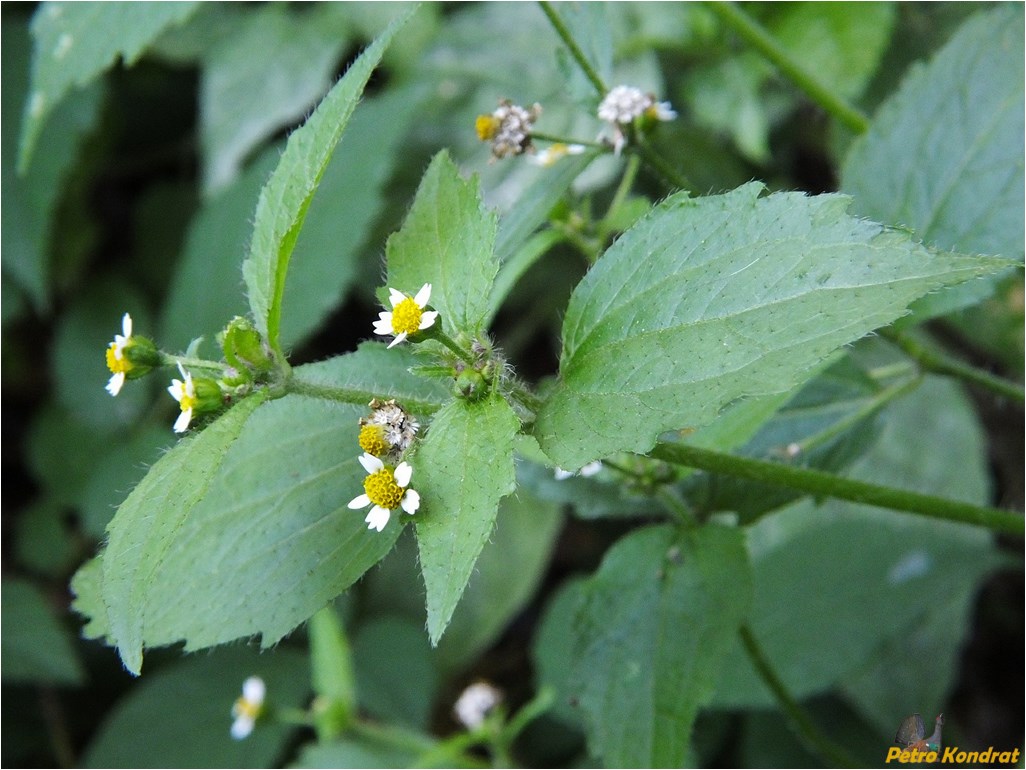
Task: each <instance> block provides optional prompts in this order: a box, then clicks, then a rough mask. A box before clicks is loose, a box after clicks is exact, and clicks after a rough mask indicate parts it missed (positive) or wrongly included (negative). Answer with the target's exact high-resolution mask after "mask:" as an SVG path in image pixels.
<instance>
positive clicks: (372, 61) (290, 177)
mask: <svg viewBox="0 0 1026 770" xmlns="http://www.w3.org/2000/svg"><path fill="white" fill-rule="evenodd" d="M407 18H409V14H406V15H405V16H404V17H402V18H400V19H397V20H396V21H394V22H393V23H392V24H390V25H389V26H388V28H387V29H386V30H385V31H384V32H382V33H381V35H380V36H379V37H378V39H377V40H375V41H374V43H372V44H371V45H370V46H369V47H368V48H367V50H366V51H364V52H363V54H361V55H360V58H358V59H357V60H356V61H355V62H354V63H353V65H352V66H351V67H350V68H349V71H348V72H346V74H345V76H343V78H342V79H341V80H340V81H339V82H338V83H337V84H336V85H335V87H334V88H332V89H331V91H330V92H329V93H328V95H327V96H325V97H324V100H323V101H322V102H321V103H320V105H318V107H317V109H316V110H314V113H313V114H312V115H311V116H310V118H309V119H308V120H307V121H306V123H305V124H304V125H303V127H302V128H300V129H298V130H296V131H295V132H294V133H293V134H292V135H291V136H290V137H289V141H288V144H287V145H286V147H285V152H284V154H283V155H282V156H281V160H280V161H279V163H278V167H277V168H276V169H275V170H274V173H273V174H272V175H271V178H270V180H268V182H267V185H266V186H265V187H264V189H263V190H262V191H261V192H260V199H259V200H258V201H257V210H256V215H255V221H254V224H253V241H252V244H251V246H250V251H249V257H248V258H247V259H246V261H245V263H244V264H243V266H242V275H243V278H245V281H246V288H247V290H248V292H249V306H250V310H252V312H253V317H254V318H255V320H256V325H257V328H258V329H259V330H260V331H261V332H262V333H263V334H264V336H265V337H266V338H267V339H268V341H269V342H270V343H271V345H272V346H274V347H275V348H280V343H279V339H278V333H279V327H280V324H281V303H282V295H283V294H284V291H285V276H286V274H287V272H288V267H289V259H290V257H291V256H292V250H293V248H294V247H295V245H296V239H297V238H298V237H299V232H300V230H301V229H302V227H303V221H304V220H305V219H306V212H307V210H308V209H309V207H310V201H311V200H312V199H313V195H314V193H315V192H316V191H317V187H318V185H319V184H320V181H321V176H322V175H323V174H324V169H325V168H326V167H327V165H328V161H330V160H331V156H332V153H333V152H334V151H335V145H337V144H338V142H339V140H340V139H341V138H342V133H343V132H344V131H345V128H346V125H347V124H348V122H349V118H350V116H351V115H352V114H353V110H354V109H356V104H357V102H358V101H359V100H360V95H361V94H362V93H363V88H364V86H365V85H366V84H367V80H368V79H369V78H370V76H371V73H372V72H373V71H374V68H375V67H376V66H377V64H378V62H379V61H380V60H381V55H382V54H383V53H384V52H385V48H386V47H387V46H388V44H389V42H390V41H391V40H392V36H393V35H395V33H396V31H397V30H398V29H399V28H400V27H401V26H402V24H403V23H404V22H405V20H406V19H407Z"/></svg>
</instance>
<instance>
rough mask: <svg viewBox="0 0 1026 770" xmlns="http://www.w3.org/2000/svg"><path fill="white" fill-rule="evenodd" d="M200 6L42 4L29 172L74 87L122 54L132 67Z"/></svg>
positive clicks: (23, 153) (28, 119)
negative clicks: (50, 120) (42, 135)
mask: <svg viewBox="0 0 1026 770" xmlns="http://www.w3.org/2000/svg"><path fill="white" fill-rule="evenodd" d="M197 5H198V3H195V2H174V3H139V4H136V3H98V2H86V3H60V2H48V3H43V4H42V5H40V6H39V9H38V10H37V11H36V14H35V16H34V17H33V19H32V36H33V37H34V38H35V51H34V54H33V57H32V87H31V90H30V93H29V97H28V100H27V101H26V103H25V121H24V123H23V124H22V129H21V149H20V153H19V159H18V167H19V170H20V171H25V170H26V169H27V167H28V163H29V161H30V160H31V157H32V153H33V150H34V149H35V144H36V139H37V138H38V136H39V132H40V131H41V130H42V128H43V124H44V123H45V122H46V119H47V117H49V115H50V113H51V112H52V111H53V109H54V108H55V107H56V106H57V105H58V104H59V103H60V102H61V100H62V99H64V96H65V95H66V94H67V93H68V91H70V90H71V89H72V88H73V87H75V86H84V85H86V84H87V83H89V82H91V81H92V80H93V79H95V78H96V77H97V76H99V75H100V74H102V73H103V72H104V71H106V70H107V68H109V67H110V66H111V65H112V64H114V62H115V61H116V60H117V59H118V57H119V56H120V57H121V59H122V60H123V61H124V62H125V64H126V65H129V66H130V65H132V64H133V63H134V62H135V61H136V59H138V58H139V57H140V56H141V55H142V53H143V52H144V51H145V50H146V48H147V46H149V44H150V43H152V42H153V41H154V40H155V39H156V38H157V36H158V35H160V33H161V32H163V31H164V30H165V29H167V28H168V27H170V26H172V25H174V24H180V23H181V22H183V21H184V20H185V19H186V18H188V17H189V15H190V14H191V13H192V12H193V11H195V10H196V6H197Z"/></svg>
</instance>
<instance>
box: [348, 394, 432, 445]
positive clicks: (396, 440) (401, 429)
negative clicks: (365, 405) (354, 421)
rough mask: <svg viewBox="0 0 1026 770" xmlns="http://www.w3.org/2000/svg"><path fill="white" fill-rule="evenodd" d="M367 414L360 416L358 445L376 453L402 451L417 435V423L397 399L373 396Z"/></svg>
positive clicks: (418, 426)
mask: <svg viewBox="0 0 1026 770" xmlns="http://www.w3.org/2000/svg"><path fill="white" fill-rule="evenodd" d="M370 408H371V414H370V417H361V418H360V448H361V449H363V451H364V452H367V453H368V454H372V455H374V456H375V457H383V456H384V455H386V454H389V453H395V454H400V455H401V454H402V453H403V452H405V451H406V450H407V449H409V448H410V445H411V444H412V443H413V440H414V438H416V435H417V430H418V429H419V428H420V424H419V423H418V422H417V421H416V420H414V419H413V417H412V416H411V415H410V413H409V412H407V411H406V410H405V409H403V408H402V407H401V406H399V404H397V403H396V401H395V399H394V398H390V399H389V400H388V401H382V400H380V399H377V398H375V399H373V400H372V401H371V402H370Z"/></svg>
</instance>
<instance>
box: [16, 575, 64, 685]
mask: <svg viewBox="0 0 1026 770" xmlns="http://www.w3.org/2000/svg"><path fill="white" fill-rule="evenodd" d="M3 597H4V600H3V605H2V607H3V618H2V619H0V622H2V623H3V627H4V633H3V637H2V649H0V658H2V662H3V666H2V667H0V670H2V671H3V679H4V684H15V683H22V684H25V683H33V684H53V685H74V684H80V683H81V682H82V680H83V678H84V676H83V672H82V664H81V663H79V660H78V656H77V654H76V653H75V648H74V646H73V645H72V643H71V637H70V635H69V634H68V633H67V631H65V630H64V629H63V628H62V627H61V624H60V623H59V622H58V620H57V618H56V616H55V614H54V608H53V607H52V606H51V605H50V604H49V603H48V602H47V600H46V597H44V596H43V594H42V592H40V591H39V589H37V588H36V587H35V586H33V585H32V584H31V583H29V582H28V581H26V580H19V579H17V578H4V581H3Z"/></svg>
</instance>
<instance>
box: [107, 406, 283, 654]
mask: <svg viewBox="0 0 1026 770" xmlns="http://www.w3.org/2000/svg"><path fill="white" fill-rule="evenodd" d="M262 401H263V396H262V395H254V396H251V397H249V398H247V399H245V400H244V401H242V402H240V403H239V404H238V405H237V406H235V407H234V408H232V409H231V410H229V411H228V412H227V413H226V414H224V415H222V416H221V417H220V418H218V419H217V420H216V421H214V422H213V423H212V424H211V425H209V426H208V427H207V428H205V429H204V430H203V431H202V432H200V433H199V434H197V435H194V436H190V437H188V438H186V439H184V440H183V441H182V442H181V443H179V444H178V445H177V446H176V447H175V448H174V449H172V450H171V451H170V452H168V453H167V454H166V455H164V456H163V457H161V458H160V460H158V461H157V463H156V464H155V465H154V466H153V467H152V468H151V469H150V472H149V473H148V474H146V477H145V478H143V480H142V481H141V482H140V483H139V485H138V486H137V487H136V488H135V489H133V490H132V493H131V494H130V495H129V496H128V498H127V499H126V500H125V502H123V503H122V504H121V507H120V508H118V512H117V513H116V514H115V516H114V519H113V520H112V521H111V523H110V527H109V530H108V531H109V540H108V543H107V549H106V551H105V552H104V557H103V598H104V602H105V604H106V605H107V609H108V617H109V622H110V636H111V637H112V639H113V640H114V642H115V643H116V644H117V646H118V652H119V653H120V654H121V659H122V660H123V661H124V663H125V666H126V667H127V668H128V670H129V671H131V672H133V673H135V674H138V673H139V671H140V669H141V668H142V646H143V640H144V633H145V631H144V629H145V627H146V624H145V620H144V619H145V616H146V615H147V613H149V612H152V611H153V610H154V609H158V607H154V606H152V605H151V604H150V601H149V597H150V595H151V591H152V588H151V582H152V581H153V579H154V577H155V573H156V572H157V571H158V569H159V568H160V566H161V563H162V561H163V559H165V558H167V556H168V555H169V549H170V548H171V546H172V544H173V543H174V542H175V541H176V539H177V536H178V535H179V531H180V529H181V528H182V526H183V524H184V523H185V522H186V521H187V520H188V518H189V516H190V514H191V513H192V509H193V507H194V506H195V505H196V503H197V502H199V501H200V500H201V499H202V498H203V496H204V495H205V494H206V493H207V488H208V486H209V485H210V483H211V481H212V479H213V478H214V476H215V475H216V474H217V471H218V469H219V468H220V466H221V464H222V463H223V462H224V459H225V455H226V453H227V451H228V448H229V447H230V446H231V444H232V442H234V441H235V440H236V439H237V438H238V436H239V433H240V431H241V430H242V428H243V426H244V425H245V423H246V421H247V420H248V419H249V418H250V417H251V415H252V414H253V411H254V410H255V409H256V407H257V406H258V405H259V404H260V403H261V402H262Z"/></svg>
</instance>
